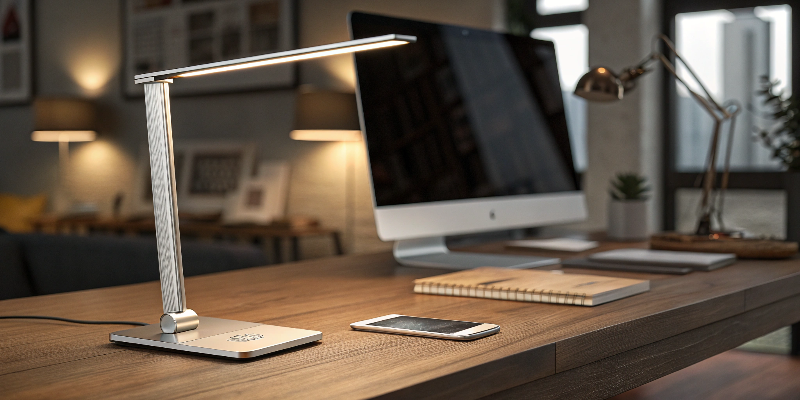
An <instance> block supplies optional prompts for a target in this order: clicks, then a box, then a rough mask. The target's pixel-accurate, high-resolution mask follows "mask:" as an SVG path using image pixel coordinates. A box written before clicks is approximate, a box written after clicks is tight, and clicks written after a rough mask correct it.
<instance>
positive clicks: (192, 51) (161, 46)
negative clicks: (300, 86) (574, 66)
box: [121, 0, 297, 97]
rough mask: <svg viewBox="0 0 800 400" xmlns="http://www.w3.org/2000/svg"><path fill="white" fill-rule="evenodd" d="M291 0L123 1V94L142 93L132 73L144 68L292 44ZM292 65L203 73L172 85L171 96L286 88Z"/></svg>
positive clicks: (293, 77)
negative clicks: (265, 68)
mask: <svg viewBox="0 0 800 400" xmlns="http://www.w3.org/2000/svg"><path fill="white" fill-rule="evenodd" d="M296 25H297V21H296V10H295V0H125V1H124V3H123V41H124V43H123V49H124V55H123V73H122V74H121V75H122V78H121V79H122V80H123V82H122V87H123V92H124V94H125V96H127V97H141V96H143V95H144V91H143V89H142V87H141V85H137V84H135V83H134V80H133V77H134V76H135V75H138V74H143V73H147V72H154V71H161V70H166V69H171V68H180V67H187V66H192V65H199V64H205V63H209V62H216V61H223V60H230V59H235V58H241V57H248V56H254V55H260V54H267V53H273V52H277V51H284V50H290V49H293V48H295V47H296V30H297V29H296ZM296 85H297V66H296V65H294V64H281V65H274V66H271V67H270V69H269V72H265V71H263V70H242V71H237V72H235V73H228V74H225V75H208V76H202V77H197V78H196V79H192V80H190V81H189V80H187V81H185V82H184V81H181V82H180V84H176V85H172V86H171V87H170V92H171V94H172V95H174V96H181V95H201V94H213V93H226V92H227V93H230V92H241V91H253V90H264V89H285V88H292V87H295V86H296Z"/></svg>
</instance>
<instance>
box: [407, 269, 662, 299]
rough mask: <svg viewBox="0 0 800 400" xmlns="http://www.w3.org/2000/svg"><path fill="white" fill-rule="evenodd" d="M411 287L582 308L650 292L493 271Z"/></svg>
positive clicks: (635, 283) (586, 278)
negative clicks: (580, 306) (572, 305)
mask: <svg viewBox="0 0 800 400" xmlns="http://www.w3.org/2000/svg"><path fill="white" fill-rule="evenodd" d="M558 272H562V271H558ZM414 284H415V286H414V291H415V292H416V293H426V294H440V295H446V296H464V297H481V298H492V299H500V300H516V301H529V302H541V303H558V304H574V305H584V306H594V305H598V304H602V303H606V302H609V301H614V300H617V299H620V298H623V297H627V296H631V295H634V294H638V293H642V292H646V291H648V290H650V281H647V280H638V279H627V278H613V277H605V276H594V275H578V274H563V273H553V272H551V271H536V270H525V269H522V270H519V269H506V268H496V267H481V268H475V269H472V270H467V271H459V272H454V273H450V274H445V275H439V276H434V277H430V278H422V279H417V280H415V281H414Z"/></svg>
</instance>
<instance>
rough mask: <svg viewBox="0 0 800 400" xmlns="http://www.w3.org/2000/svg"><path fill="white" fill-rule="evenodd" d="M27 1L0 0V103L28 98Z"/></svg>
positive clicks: (30, 43)
mask: <svg viewBox="0 0 800 400" xmlns="http://www.w3.org/2000/svg"><path fill="white" fill-rule="evenodd" d="M31 12H32V8H31V0H0V33H2V35H0V104H4V105H5V104H20V103H27V102H29V101H30V100H31V96H32V91H33V90H32V89H33V80H32V75H31V71H32V69H33V68H32V66H31V54H32V53H33V49H32V47H33V40H32V38H31V34H32V32H33V30H32V29H31V21H32V20H31Z"/></svg>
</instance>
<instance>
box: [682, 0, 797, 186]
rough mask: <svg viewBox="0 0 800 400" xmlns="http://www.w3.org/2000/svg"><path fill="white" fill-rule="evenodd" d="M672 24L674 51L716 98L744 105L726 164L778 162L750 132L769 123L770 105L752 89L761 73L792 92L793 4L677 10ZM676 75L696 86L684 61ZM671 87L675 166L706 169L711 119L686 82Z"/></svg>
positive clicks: (772, 166) (760, 166)
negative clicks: (672, 89)
mask: <svg viewBox="0 0 800 400" xmlns="http://www.w3.org/2000/svg"><path fill="white" fill-rule="evenodd" d="M674 23H675V39H676V41H675V44H676V46H677V48H678V52H679V53H681V54H682V55H683V57H684V59H685V60H686V61H687V62H688V63H689V65H690V66H691V67H692V68H693V69H694V71H695V72H696V73H697V75H698V76H699V78H700V80H701V81H702V82H703V83H704V84H705V85H706V86H707V87H708V89H709V91H710V92H711V94H712V95H713V96H714V98H715V99H716V100H717V101H720V102H725V101H728V100H736V101H738V102H739V103H740V104H742V106H743V109H742V112H741V113H740V114H739V116H738V118H737V120H736V126H735V131H734V133H733V143H732V147H731V169H732V170H740V171H741V170H778V169H780V164H779V163H778V162H777V161H776V160H774V159H773V158H772V157H771V153H770V151H769V150H768V149H767V148H765V147H763V146H761V145H760V143H758V142H756V141H754V140H753V139H754V133H755V132H757V131H758V130H759V128H761V127H765V126H768V125H771V122H770V120H769V119H767V118H765V115H767V114H768V110H767V109H765V108H764V107H763V105H762V104H763V98H761V97H760V96H758V95H757V91H758V90H759V89H760V87H761V77H762V76H768V77H769V79H770V80H773V81H774V80H777V81H780V85H779V88H780V89H782V90H784V91H785V92H786V93H787V94H788V93H790V92H791V76H790V74H789V71H790V70H791V64H790V63H791V60H790V57H789V54H790V48H789V46H790V43H791V37H790V30H791V7H789V6H788V5H777V6H767V7H755V8H745V9H734V10H710V11H702V12H690V13H680V14H677V15H676V16H675V20H674ZM678 74H679V75H680V76H681V77H682V78H684V79H686V80H687V82H689V83H690V86H691V87H692V89H693V90H700V88H699V86H697V85H696V84H694V82H693V81H692V79H691V77H690V74H689V72H688V70H687V69H686V68H685V67H684V66H683V65H679V66H678ZM676 89H677V95H676V96H674V99H675V102H674V103H673V104H674V106H675V110H676V128H677V130H676V136H677V137H676V147H677V149H676V150H677V151H676V152H675V157H676V158H675V166H676V169H677V170H678V171H687V172H688V171H700V170H703V169H704V168H705V163H706V156H707V152H708V146H709V142H710V137H711V132H712V130H713V120H712V118H711V117H710V116H709V115H708V114H707V113H706V112H705V111H704V110H703V109H702V108H701V107H700V106H699V105H698V104H697V103H696V102H695V100H694V99H692V98H691V97H689V92H688V91H687V90H685V88H683V87H681V86H676ZM724 129H725V130H724V133H725V136H723V138H722V140H721V142H720V147H719V149H720V150H719V156H718V160H719V164H718V165H719V168H722V167H723V165H724V164H723V162H724V158H725V157H724V156H725V152H726V151H727V146H728V137H727V132H728V130H727V129H728V127H727V126H726V127H724Z"/></svg>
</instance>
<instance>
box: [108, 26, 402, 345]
mask: <svg viewBox="0 0 800 400" xmlns="http://www.w3.org/2000/svg"><path fill="white" fill-rule="evenodd" d="M414 42H416V37H414V36H405V35H395V34H390V35H382V36H376V37H371V38H366V39H358V40H351V41H347V42H342V43H335V44H329V45H322V46H316V47H309V48H305V49H298V50H290V51H283V52H278V53H270V54H265V55H260V56H253V57H245V58H240V59H235V60H228V61H220V62H215V63H210V64H203V65H197V66H192V67H185V68H176V69H171V70H166V71H159V72H151V73H147V74H141V75H136V76H135V77H134V80H135V82H136V83H137V84H142V85H143V86H144V97H145V106H146V109H147V132H148V143H149V151H150V176H151V179H152V185H153V208H154V213H155V223H156V243H157V246H158V261H159V271H160V278H161V298H162V302H163V307H164V314H163V315H162V316H161V321H160V323H159V325H148V326H142V327H137V328H133V329H127V330H124V331H118V332H114V333H111V335H110V340H111V341H112V342H115V343H119V344H128V345H141V346H149V347H156V348H162V349H169V350H175V351H182V352H189V353H197V354H206V355H214V356H221V357H230V358H251V357H257V356H261V355H264V354H268V353H272V352H275V351H280V350H284V349H287V348H290V347H295V346H299V345H303V344H307V343H311V342H314V341H317V340H320V339H322V332H318V331H311V330H305V329H295V328H287V327H280V326H273V325H264V324H258V323H252V322H242V321H232V320H226V319H219V318H211V317H199V316H198V315H197V314H196V313H195V312H194V311H192V310H191V309H189V308H187V307H186V294H185V290H184V282H183V265H182V260H181V251H180V249H181V243H180V231H179V227H178V205H177V204H178V203H177V199H176V190H175V165H174V154H173V148H172V121H171V116H170V100H169V86H170V84H171V83H172V82H173V79H181V78H189V77H194V76H200V75H206V74H211V73H219V72H227V71H235V70H240V69H244V68H252V67H260V66H267V65H272V64H279V63H286V62H295V61H301V60H306V59H311V58H317V57H325V56H331V55H336V54H346V53H353V52H356V51H366V50H375V49H380V48H384V47H390V46H398V45H403V44H407V43H414Z"/></svg>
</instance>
